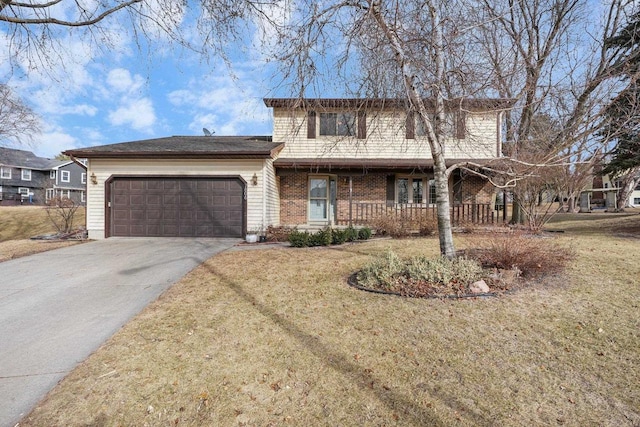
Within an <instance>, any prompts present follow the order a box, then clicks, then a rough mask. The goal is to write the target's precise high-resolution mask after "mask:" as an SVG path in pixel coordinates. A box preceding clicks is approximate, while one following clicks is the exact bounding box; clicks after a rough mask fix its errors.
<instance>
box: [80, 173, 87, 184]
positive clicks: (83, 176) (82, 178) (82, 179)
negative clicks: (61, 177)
mask: <svg viewBox="0 0 640 427" xmlns="http://www.w3.org/2000/svg"><path fill="white" fill-rule="evenodd" d="M80 183H81V184H86V183H87V173H86V172H82V174H81V175H80Z"/></svg>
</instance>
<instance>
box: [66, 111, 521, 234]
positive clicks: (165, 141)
mask: <svg viewBox="0 0 640 427" xmlns="http://www.w3.org/2000/svg"><path fill="white" fill-rule="evenodd" d="M264 102H265V104H266V105H267V106H268V107H270V108H273V119H274V129H273V136H272V137H268V136H266V137H250V136H249V137H212V136H174V137H167V138H158V139H151V140H144V141H133V142H125V143H119V144H112V145H105V146H98V147H89V148H80V149H74V150H68V151H66V152H65V154H67V155H70V156H72V158H73V157H76V158H87V159H88V163H87V165H88V170H87V173H88V175H89V184H88V187H87V229H88V232H89V237H90V238H93V239H99V238H105V237H110V236H203V237H213V236H228V237H242V236H243V235H244V234H245V233H247V231H249V230H259V229H264V228H266V227H267V226H268V225H289V226H323V225H327V224H342V225H347V224H357V223H359V222H362V221H363V220H365V219H370V215H371V213H373V212H374V211H376V210H378V212H379V211H380V209H386V208H388V207H392V208H398V207H400V208H401V209H405V208H409V207H412V208H413V207H415V208H420V209H426V208H429V207H430V206H433V204H434V203H435V200H434V199H435V196H434V195H435V189H434V187H433V159H432V158H431V154H430V150H429V146H428V143H427V142H426V139H425V137H424V126H423V125H422V123H421V122H420V121H419V120H417V119H416V118H415V116H414V115H413V114H410V113H409V114H408V113H407V112H406V108H405V102H404V101H400V100H383V99H375V100H360V99H307V100H304V101H300V100H294V99H265V100H264ZM510 105H511V101H510V100H501V99H486V100H464V101H459V100H458V101H456V102H451V103H449V104H447V122H446V123H445V129H446V132H447V134H448V139H449V140H448V141H447V144H446V146H447V148H446V150H447V151H446V155H447V158H448V159H450V160H449V162H450V163H451V164H452V163H453V162H459V161H465V160H469V161H475V162H480V163H481V162H487V161H490V160H491V159H494V158H496V157H499V156H500V155H501V151H502V147H501V141H502V135H501V129H502V122H501V119H502V111H504V110H505V109H506V108H508V107H509V106H510ZM450 184H451V188H452V193H451V198H452V200H453V202H454V203H456V204H460V205H461V204H464V203H469V204H474V206H475V205H477V204H483V206H489V205H490V204H491V202H492V198H493V197H494V189H493V187H492V186H491V185H490V184H489V183H488V182H486V181H484V180H482V179H481V178H479V177H477V176H475V175H471V174H470V175H465V174H463V173H460V172H458V173H455V174H453V176H452V178H451V182H450ZM367 215H369V217H367V218H365V216H367Z"/></svg>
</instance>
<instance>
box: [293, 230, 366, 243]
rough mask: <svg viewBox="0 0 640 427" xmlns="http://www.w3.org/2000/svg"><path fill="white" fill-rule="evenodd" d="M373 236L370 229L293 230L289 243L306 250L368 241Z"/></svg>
mask: <svg viewBox="0 0 640 427" xmlns="http://www.w3.org/2000/svg"><path fill="white" fill-rule="evenodd" d="M371 234H372V232H371V229H370V228H368V227H363V228H360V229H356V228H353V227H348V228H331V227H326V228H323V229H322V230H318V231H316V232H315V233H309V232H308V231H299V230H292V231H291V232H290V233H289V243H290V244H291V246H293V247H295V248H304V247H307V246H329V245H341V244H343V243H345V242H354V241H356V240H368V239H370V238H371Z"/></svg>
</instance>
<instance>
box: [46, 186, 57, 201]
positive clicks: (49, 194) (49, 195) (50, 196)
mask: <svg viewBox="0 0 640 427" xmlns="http://www.w3.org/2000/svg"><path fill="white" fill-rule="evenodd" d="M54 197H55V190H54V189H53V188H47V191H46V193H45V198H46V199H47V200H51V199H53V198H54Z"/></svg>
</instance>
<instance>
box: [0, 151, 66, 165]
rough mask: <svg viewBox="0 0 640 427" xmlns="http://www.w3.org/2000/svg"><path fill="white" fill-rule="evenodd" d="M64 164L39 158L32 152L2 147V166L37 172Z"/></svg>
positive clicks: (0, 157)
mask: <svg viewBox="0 0 640 427" xmlns="http://www.w3.org/2000/svg"><path fill="white" fill-rule="evenodd" d="M63 163H65V161H61V160H52V159H47V158H44V157H38V156H36V155H35V154H33V153H32V152H31V151H27V150H18V149H15V148H6V147H0V165H6V166H12V167H17V168H27V169H36V170H49V169H53V168H55V167H56V166H58V165H60V164H63Z"/></svg>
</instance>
